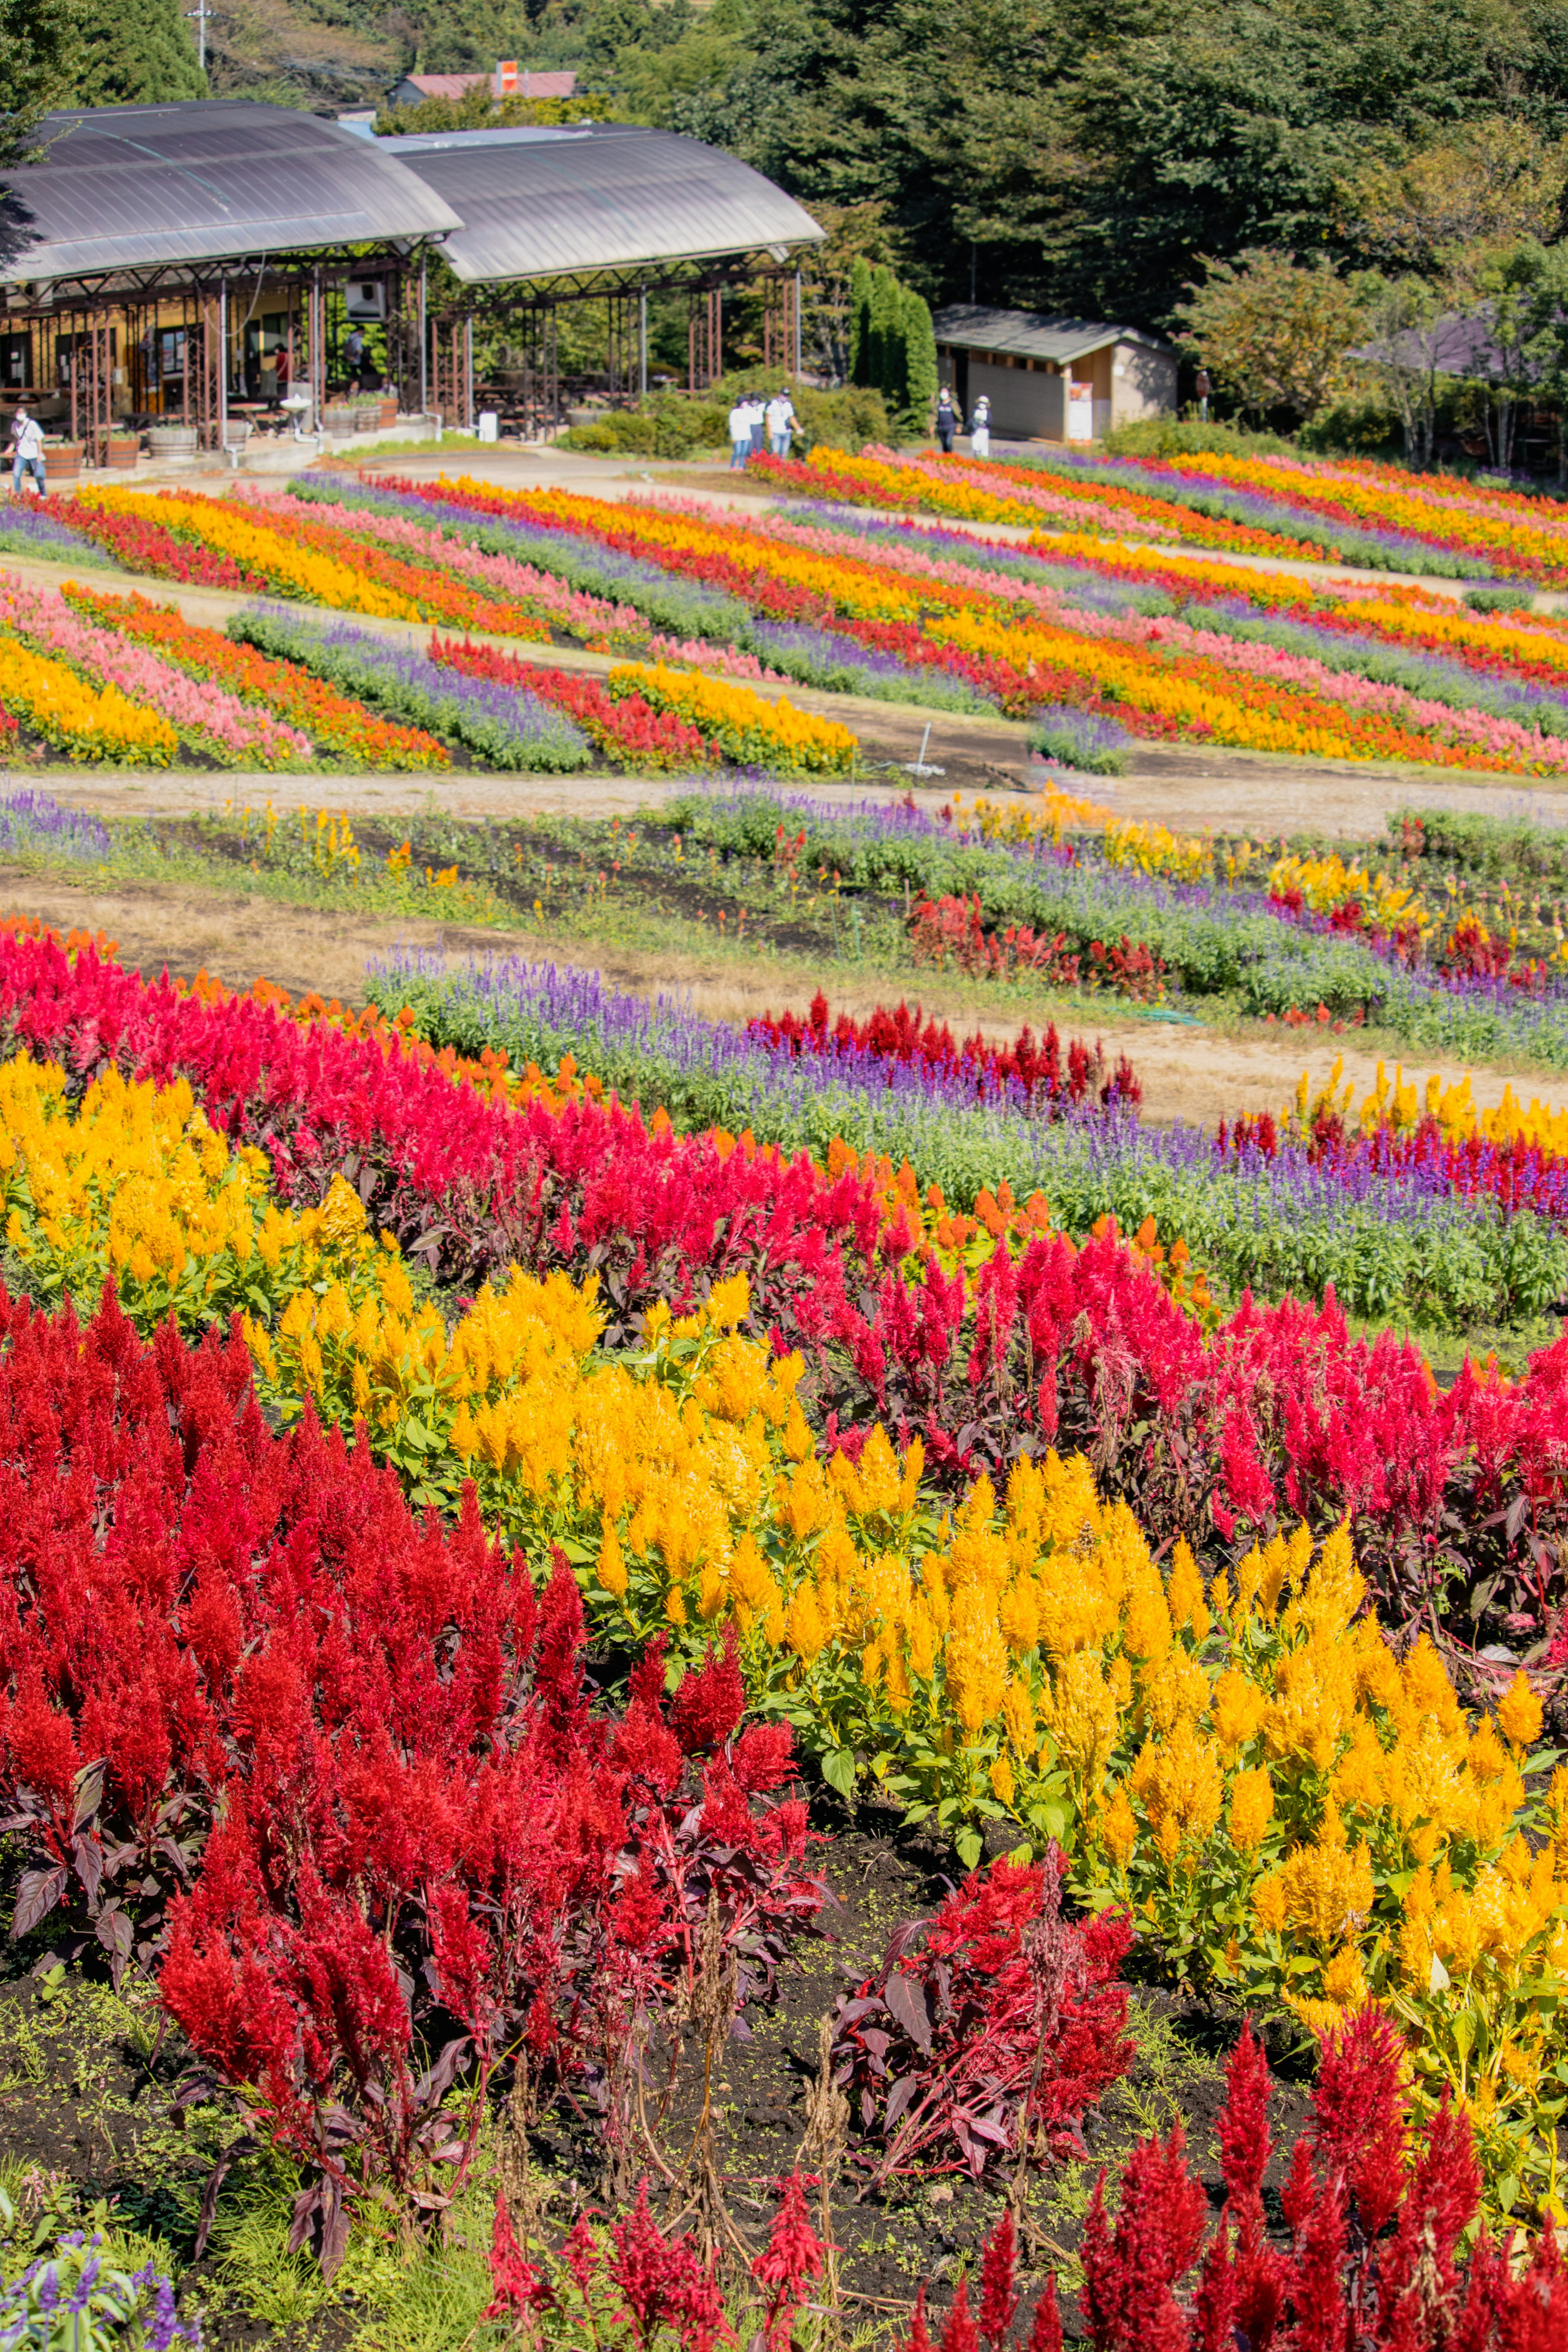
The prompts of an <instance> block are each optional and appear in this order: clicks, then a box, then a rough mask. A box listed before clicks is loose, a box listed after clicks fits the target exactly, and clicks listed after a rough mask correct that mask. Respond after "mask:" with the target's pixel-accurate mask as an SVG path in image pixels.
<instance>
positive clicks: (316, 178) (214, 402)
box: [0, 100, 822, 451]
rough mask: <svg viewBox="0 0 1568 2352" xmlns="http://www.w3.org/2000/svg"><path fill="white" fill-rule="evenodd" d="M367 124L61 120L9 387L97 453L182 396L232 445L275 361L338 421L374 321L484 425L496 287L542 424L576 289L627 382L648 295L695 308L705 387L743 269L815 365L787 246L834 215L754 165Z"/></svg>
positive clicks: (39, 201) (675, 147)
mask: <svg viewBox="0 0 1568 2352" xmlns="http://www.w3.org/2000/svg"><path fill="white" fill-rule="evenodd" d="M363 128H364V126H363V124H362V125H361V126H360V129H359V130H357V131H356V130H351V129H350V128H348V127H347V126H345V125H344V124H342V123H338V122H329V121H322V120H321V119H320V118H319V117H317V116H315V115H310V114H304V113H301V112H300V111H298V110H295V109H293V108H290V107H279V106H264V105H248V104H246V103H244V102H241V101H237V100H196V101H193V102H188V103H184V104H176V105H168V106H117V107H102V108H97V109H93V110H83V111H76V110H72V111H69V112H60V113H57V114H53V115H49V116H47V117H46V118H45V120H44V122H43V125H42V127H41V131H40V136H39V140H38V143H37V148H36V150H35V151H34V153H33V158H32V160H30V161H28V162H27V163H25V164H21V165H18V166H16V167H15V168H13V169H12V170H10V171H8V172H7V173H6V174H5V180H4V183H3V193H0V390H4V389H9V390H11V391H13V392H15V393H21V392H24V391H25V392H26V393H27V394H28V395H29V396H30V397H32V398H33V399H34V400H35V401H36V402H41V403H45V404H48V406H49V410H50V413H51V414H58V415H66V414H67V413H68V416H69V430H70V435H71V437H72V439H73V440H74V439H76V438H78V437H81V438H82V439H83V441H84V443H85V444H86V446H88V447H89V449H92V450H95V451H100V450H107V448H108V446H109V444H110V440H111V438H112V437H113V426H112V418H113V417H115V416H121V415H133V416H141V417H142V418H143V419H145V418H148V417H153V418H162V417H163V416H167V415H172V414H175V413H177V414H178V415H180V416H181V418H182V419H183V420H184V422H185V423H187V424H189V423H191V422H194V423H195V425H196V427H197V431H198V433H199V435H200V436H201V438H202V440H203V441H204V443H205V445H206V446H212V447H217V446H228V445H227V443H226V439H225V436H226V431H227V417H228V414H229V407H230V403H231V401H234V402H239V403H241V404H244V403H246V402H248V403H250V404H252V405H255V404H258V402H261V401H263V400H264V399H265V398H266V397H268V395H267V394H264V393H263V392H262V390H261V389H260V387H261V386H262V385H263V384H264V383H266V382H267V381H268V377H269V376H270V380H271V382H272V384H273V387H274V394H273V405H274V407H275V406H276V404H277V401H276V384H277V383H278V382H279V380H282V381H285V382H287V383H289V385H290V386H291V387H292V390H293V392H294V394H298V393H299V391H300V387H301V385H302V384H305V383H308V384H309V385H310V393H311V406H312V410H313V413H314V414H315V415H317V416H320V415H321V413H322V411H323V409H324V406H325V404H326V401H327V398H328V394H329V380H330V379H331V378H333V377H334V376H335V377H336V378H338V379H340V380H351V379H357V374H358V373H359V371H358V370H357V369H353V368H346V367H344V366H343V365H342V362H341V352H342V348H343V346H344V345H345V343H346V342H347V341H348V340H349V328H350V325H351V323H358V322H370V323H371V326H372V330H373V332H374V338H375V340H376V341H377V342H378V344H382V345H384V351H383V352H378V355H377V362H376V367H377V380H378V381H380V380H381V379H382V378H383V377H389V378H391V379H393V380H394V381H395V383H396V386H397V390H398V393H399V395H400V399H401V403H402V405H403V407H404V408H410V407H412V406H413V404H414V401H415V399H417V402H418V406H419V409H420V411H421V412H425V411H426V410H427V409H428V407H429V405H430V403H429V398H428V394H429V392H430V390H431V388H432V384H433V387H434V392H435V407H436V409H437V411H439V412H440V413H441V414H442V415H446V416H453V415H462V416H464V417H468V418H471V417H472V416H473V415H474V413H475V406H476V403H475V396H474V387H475V359H474V331H473V327H474V313H475V310H476V308H478V307H480V305H481V303H482V308H483V311H484V315H485V318H486V320H487V321H488V322H489V326H488V331H489V332H490V336H491V341H492V342H494V341H497V336H496V333H495V329H496V324H497V321H498V320H499V321H500V322H502V324H503V325H506V324H510V326H511V327H512V328H514V329H515V332H513V333H511V334H510V336H509V337H508V340H507V349H508V352H509V353H510V357H509V358H508V359H507V360H506V361H505V362H502V363H501V364H502V366H503V368H504V372H505V373H506V374H507V375H510V376H513V377H517V378H519V379H520V380H521V393H520V398H519V404H518V406H517V407H516V408H513V409H510V410H509V414H512V415H516V414H518V413H521V415H522V416H523V418H524V429H526V430H531V429H534V428H535V426H537V425H541V424H543V423H546V422H548V421H549V420H550V419H552V418H556V417H558V415H559V413H560V409H561V396H560V370H559V367H558V364H557V360H556V335H555V310H556V306H558V305H559V304H561V303H562V302H572V301H584V300H593V301H596V302H603V303H607V305H608V306H609V307H608V313H607V315H608V319H609V325H608V329H607V334H608V343H607V370H606V381H607V383H608V388H609V392H610V395H611V397H612V398H617V397H621V396H624V395H625V394H627V393H628V392H630V391H631V390H632V389H633V388H646V384H647V298H648V296H649V294H650V293H652V294H656V295H658V294H663V295H665V296H667V297H668V295H670V294H672V293H674V294H679V296H681V297H683V298H686V299H689V303H690V325H689V381H690V383H692V385H693V386H694V387H697V386H700V385H702V384H706V383H710V382H711V381H712V380H713V379H714V377H715V376H717V375H718V374H720V373H721V372H722V364H723V317H722V314H723V303H724V298H725V294H726V292H727V291H730V290H732V289H735V288H736V287H737V286H739V285H742V284H749V285H754V286H758V287H759V288H760V290H761V292H762V295H763V349H764V352H765V354H766V364H768V365H769V366H772V365H773V363H774V361H773V354H774V352H777V353H778V355H779V357H780V358H781V359H787V357H788V356H789V354H790V353H791V352H793V353H794V355H795V362H794V363H795V365H796V366H797V367H798V365H799V351H800V299H799V287H798V283H797V282H796V278H797V272H796V269H795V264H794V262H793V261H792V260H791V251H792V248H795V247H800V246H802V245H805V244H807V243H815V242H816V240H817V239H818V238H820V236H822V231H821V230H820V229H819V228H818V227H817V226H816V222H815V221H814V220H813V219H812V218H811V216H810V215H809V214H807V213H805V212H804V211H802V209H801V207H800V206H799V205H797V204H795V201H794V200H793V198H791V197H789V196H786V195H785V194H784V193H783V191H782V190H781V189H779V188H775V187H774V186H773V184H772V183H771V181H768V180H765V179H763V176H762V174H761V173H757V172H753V171H752V170H751V169H750V168H749V167H748V166H747V165H746V164H744V163H740V162H738V161H737V159H736V158H735V157H734V156H732V155H728V154H725V153H723V152H721V151H719V150H717V149H715V148H711V147H705V146H703V145H702V143H701V142H700V141H698V140H695V139H681V138H677V137H674V136H673V135H671V134H670V133H669V132H667V131H647V130H642V129H639V128H637V127H636V126H634V125H630V124H624V123H592V124H573V125H569V126H565V125H563V126H561V127H558V128H543V127H539V128H528V129H514V130H493V131H452V132H447V133H438V134H428V135H425V136H420V137H409V138H402V139H374V138H367V137H365V136H363V135H362V134H363ZM433 252H438V253H439V255H440V257H441V260H442V261H443V262H444V264H445V265H446V267H445V268H436V269H435V270H434V271H432V270H431V268H430V266H429V257H430V255H431V254H432V253H433ZM508 289H515V290H513V291H509V290H508ZM427 292H428V295H429V298H430V299H429V301H428V302H427V299H426V295H427ZM362 346H363V335H362V341H361V346H356V349H357V348H361V347H362ZM279 351H281V352H283V353H284V354H285V358H284V360H283V362H280V363H276V362H275V359H274V355H275V353H277V352H279ZM279 365H280V366H281V371H282V373H281V379H279ZM176 380H177V381H176ZM497 388H498V389H499V390H500V391H501V392H502V393H504V392H505V391H506V390H507V389H508V388H509V387H508V385H507V384H506V383H504V382H499V383H498V387H497ZM510 389H513V390H516V389H517V386H516V385H515V384H513V385H511V386H510ZM503 404H504V403H503Z"/></svg>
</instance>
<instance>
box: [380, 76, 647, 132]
mask: <svg viewBox="0 0 1568 2352" xmlns="http://www.w3.org/2000/svg"><path fill="white" fill-rule="evenodd" d="M615 120H616V102H615V100H614V99H612V98H611V97H610V96H609V94H608V92H607V91H605V90H584V91H583V92H582V93H581V94H580V95H578V96H576V97H574V98H497V97H496V95H495V93H494V92H493V90H491V89H489V87H488V85H487V84H485V83H482V82H480V83H478V84H476V85H475V87H474V88H473V89H468V90H465V91H464V92H463V95H462V97H461V98H426V99H422V100H420V102H419V104H418V105H417V106H384V107H383V108H382V110H381V112H380V113H379V114H378V115H377V116H376V118H375V133H376V137H377V138H378V139H403V138H407V137H411V136H413V135H414V134H415V133H424V134H429V133H431V132H435V131H514V130H519V129H530V128H533V127H538V126H545V125H550V124H555V123H562V122H607V121H615Z"/></svg>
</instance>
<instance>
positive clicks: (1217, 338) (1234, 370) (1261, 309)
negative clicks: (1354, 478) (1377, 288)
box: [1173, 250, 1361, 417]
mask: <svg viewBox="0 0 1568 2352" xmlns="http://www.w3.org/2000/svg"><path fill="white" fill-rule="evenodd" d="M1205 269H1206V270H1207V273H1208V274H1207V278H1206V280H1205V284H1204V285H1203V286H1201V287H1194V288H1190V289H1188V298H1187V299H1186V300H1185V301H1184V302H1178V303H1177V305H1176V307H1175V310H1174V313H1173V316H1174V317H1175V318H1177V319H1179V320H1181V321H1182V328H1181V331H1180V332H1179V334H1178V335H1177V338H1176V340H1177V341H1178V342H1180V343H1182V344H1184V346H1185V347H1186V349H1187V350H1188V351H1189V352H1191V353H1192V354H1193V356H1194V359H1195V360H1197V362H1199V363H1200V365H1202V366H1204V367H1206V368H1207V369H1208V370H1209V372H1210V373H1211V374H1212V375H1213V376H1214V378H1215V382H1216V383H1219V384H1221V385H1222V386H1224V388H1225V389H1226V391H1228V392H1231V393H1234V394H1235V395H1236V397H1237V400H1238V401H1239V402H1240V403H1241V405H1242V407H1243V409H1244V410H1245V411H1246V412H1247V414H1248V415H1253V416H1263V415H1267V414H1268V412H1269V411H1271V410H1274V409H1284V410H1286V411H1288V412H1289V414H1290V415H1294V416H1301V417H1312V416H1315V415H1317V413H1318V411H1319V410H1320V409H1321V408H1322V407H1323V406H1324V405H1325V404H1326V403H1327V402H1328V401H1329V400H1330V399H1331V397H1332V396H1333V395H1334V394H1336V393H1338V392H1339V391H1341V390H1342V389H1343V387H1344V383H1345V354H1346V352H1348V351H1349V350H1350V348H1351V346H1352V343H1353V342H1354V341H1355V339H1356V335H1357V332H1358V331H1359V329H1360V325H1361V308H1360V305H1359V303H1358V302H1357V300H1356V298H1355V295H1354V294H1353V293H1352V289H1350V287H1348V286H1347V285H1346V284H1345V281H1344V279H1343V278H1341V277H1340V276H1339V274H1338V272H1337V271H1336V270H1335V269H1333V268H1331V265H1330V264H1329V263H1328V262H1326V261H1323V260H1321V259H1320V260H1318V261H1317V262H1315V263H1314V264H1312V265H1311V266H1310V267H1309V266H1308V265H1307V264H1306V263H1304V262H1300V261H1298V260H1297V258H1296V257H1295V255H1294V254H1293V253H1279V252H1273V251H1267V250H1258V251H1254V252H1250V253H1243V254H1240V255H1238V256H1237V259H1236V260H1235V261H1234V262H1230V261H1221V260H1205Z"/></svg>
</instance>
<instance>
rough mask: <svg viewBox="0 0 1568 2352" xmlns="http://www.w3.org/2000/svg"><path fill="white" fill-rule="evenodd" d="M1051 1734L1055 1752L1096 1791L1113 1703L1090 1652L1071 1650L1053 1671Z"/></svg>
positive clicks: (1112, 1725) (1112, 1732)
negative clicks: (1054, 1676) (1069, 1655)
mask: <svg viewBox="0 0 1568 2352" xmlns="http://www.w3.org/2000/svg"><path fill="white" fill-rule="evenodd" d="M1051 1697H1052V1706H1051V1735H1052V1738H1054V1740H1055V1742H1056V1748H1057V1753H1058V1756H1059V1757H1060V1758H1061V1760H1062V1762H1063V1763H1064V1764H1065V1765H1066V1766H1067V1768H1068V1771H1069V1772H1071V1773H1072V1774H1073V1776H1074V1778H1075V1779H1076V1780H1079V1782H1080V1783H1081V1784H1082V1786H1083V1788H1084V1789H1085V1790H1086V1791H1088V1792H1089V1793H1090V1794H1092V1793H1093V1791H1094V1790H1096V1789H1098V1787H1099V1786H1100V1781H1101V1780H1102V1779H1103V1778H1104V1774H1105V1768H1106V1765H1107V1764H1108V1763H1109V1762H1110V1750H1111V1747H1112V1745H1113V1743H1114V1741H1115V1738H1116V1701H1115V1699H1114V1698H1113V1697H1112V1696H1111V1694H1110V1691H1109V1690H1108V1689H1107V1687H1106V1685H1105V1679H1104V1677H1103V1675H1101V1674H1100V1661H1099V1659H1098V1658H1096V1657H1095V1656H1094V1654H1093V1653H1092V1652H1090V1651H1088V1650H1075V1651H1074V1652H1073V1654H1072V1655H1071V1657H1069V1658H1064V1659H1063V1661H1062V1663H1061V1664H1060V1666H1059V1667H1058V1670H1057V1676H1056V1681H1055V1685H1054V1686H1053V1689H1052V1694H1051Z"/></svg>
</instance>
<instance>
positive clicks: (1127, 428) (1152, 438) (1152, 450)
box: [1105, 416, 1296, 457]
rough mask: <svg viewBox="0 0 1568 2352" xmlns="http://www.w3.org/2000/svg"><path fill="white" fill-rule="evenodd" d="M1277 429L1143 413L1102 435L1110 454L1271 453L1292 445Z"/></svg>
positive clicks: (1278, 453)
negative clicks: (1251, 429)
mask: <svg viewBox="0 0 1568 2352" xmlns="http://www.w3.org/2000/svg"><path fill="white" fill-rule="evenodd" d="M1295 446H1296V445H1295V443H1294V442H1291V441H1289V440H1287V439H1285V438H1284V437H1283V436H1282V435H1280V434H1278V433H1251V432H1248V430H1247V426H1246V425H1221V424H1218V423H1210V424H1207V425H1205V424H1203V423H1202V422H1201V421H1200V420H1199V419H1198V418H1197V417H1195V416H1184V417H1175V416H1144V417H1141V418H1140V419H1139V420H1138V422H1137V424H1135V425H1117V426H1116V428H1115V430H1114V431H1113V432H1110V433H1108V434H1107V435H1106V436H1105V447H1106V454H1107V455H1108V456H1109V457H1208V456H1214V457H1285V456H1288V455H1289V452H1290V451H1291V449H1292V448H1294V447H1295Z"/></svg>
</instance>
